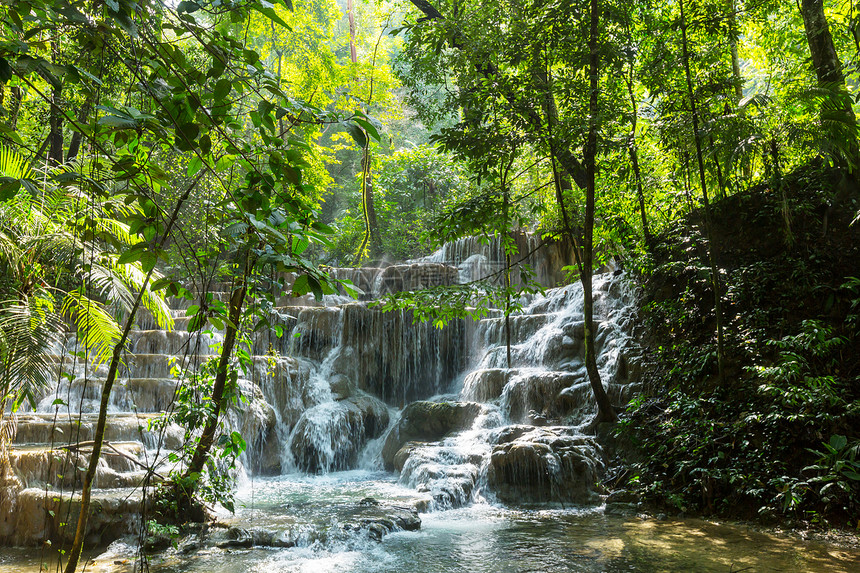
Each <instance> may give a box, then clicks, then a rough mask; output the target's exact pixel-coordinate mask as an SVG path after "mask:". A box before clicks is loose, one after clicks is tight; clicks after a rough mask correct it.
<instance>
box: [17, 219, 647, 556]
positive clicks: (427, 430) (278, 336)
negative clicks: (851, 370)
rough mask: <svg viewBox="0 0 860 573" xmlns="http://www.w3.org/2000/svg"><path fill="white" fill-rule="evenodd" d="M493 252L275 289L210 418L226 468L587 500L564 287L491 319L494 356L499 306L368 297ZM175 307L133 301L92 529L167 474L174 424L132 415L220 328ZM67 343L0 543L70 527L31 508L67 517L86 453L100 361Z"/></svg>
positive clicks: (424, 491) (208, 352) (109, 529)
mask: <svg viewBox="0 0 860 573" xmlns="http://www.w3.org/2000/svg"><path fill="white" fill-rule="evenodd" d="M512 237H513V239H514V241H515V243H516V244H517V246H518V248H519V250H520V253H522V256H521V257H514V262H515V263H516V264H528V265H529V266H530V267H531V268H532V269H533V270H534V271H535V276H536V278H537V279H538V280H539V281H540V282H542V283H543V284H545V285H548V286H555V285H557V284H559V283H561V282H562V280H563V276H562V275H563V273H562V272H561V271H560V269H561V267H562V266H565V265H567V264H569V263H570V259H571V256H572V253H570V252H569V251H568V250H566V248H565V247H564V246H563V245H560V244H542V243H541V241H540V240H539V239H538V238H536V237H534V236H530V235H527V234H524V233H515V234H513V235H512ZM520 259H522V261H520ZM503 266H504V256H503V254H502V250H501V241H499V240H498V239H496V240H492V241H489V242H481V241H479V240H478V239H463V240H460V241H457V242H455V243H451V244H448V245H445V246H444V247H443V248H442V249H441V250H440V251H438V252H437V253H435V254H434V255H432V256H430V257H426V258H425V259H422V260H415V261H410V262H408V263H404V264H396V265H390V266H386V267H380V268H366V269H330V272H331V273H332V275H333V276H334V277H336V278H339V279H349V280H351V281H352V282H353V284H355V285H356V286H357V287H359V288H360V289H361V290H362V291H363V292H364V293H365V294H364V295H362V296H361V297H360V300H359V301H355V300H353V299H350V298H347V297H345V296H344V295H343V294H340V295H326V296H325V297H323V300H322V301H314V300H312V299H310V298H309V297H307V296H305V297H295V298H293V297H288V296H284V295H280V294H279V295H278V296H277V297H276V304H275V306H274V308H273V309H272V310H271V316H270V323H271V324H272V326H273V328H272V329H271V330H269V331H264V332H260V333H256V334H255V335H254V338H253V341H252V342H251V343H250V348H247V349H246V350H247V351H248V353H249V354H250V357H251V359H250V367H248V368H247V369H246V370H245V371H243V372H242V373H241V375H240V378H239V381H238V382H239V389H240V392H241V394H242V396H243V397H244V398H245V400H244V401H243V402H242V404H241V405H239V406H236V407H232V408H230V409H229V410H228V411H227V412H226V413H225V427H226V428H228V429H230V430H236V431H239V432H241V434H242V435H243V437H244V439H245V441H246V443H247V449H246V451H245V453H244V454H243V456H242V458H241V462H242V464H243V466H244V470H245V471H246V472H247V473H248V474H250V475H251V476H277V475H280V474H310V475H316V474H325V473H329V472H339V471H343V470H351V469H356V468H359V467H362V468H365V469H366V470H368V471H369V470H376V469H378V468H383V467H384V468H385V469H386V470H388V471H396V472H399V481H400V484H401V485H402V486H406V487H408V488H411V489H412V490H413V491H415V492H416V495H418V496H421V497H422V499H425V500H426V502H424V507H427V508H450V507H458V506H462V505H465V504H469V503H472V502H474V501H479V500H489V501H493V500H496V501H501V502H510V503H518V502H522V501H526V502H561V503H569V502H576V503H588V502H591V501H593V500H594V499H595V495H596V494H595V493H594V492H593V491H592V489H591V487H592V485H593V484H594V483H595V481H597V479H598V477H599V475H600V473H601V471H602V468H603V463H604V461H603V457H602V452H601V449H600V445H599V444H598V443H597V441H596V440H595V439H594V438H593V437H592V436H590V435H587V434H584V433H583V430H584V428H585V426H586V425H587V423H588V422H589V421H590V420H591V418H592V417H593V415H594V413H595V405H594V402H593V400H592V398H591V394H590V386H589V382H588V379H587V376H586V373H585V368H584V366H583V362H582V360H583V345H582V340H583V334H584V325H583V321H582V289H581V287H580V286H579V285H568V286H565V287H560V288H554V289H551V290H548V291H547V292H546V294H545V295H537V296H534V297H532V299H531V300H529V301H527V304H526V305H525V310H524V311H523V312H522V313H520V314H517V315H514V316H511V317H510V318H509V326H510V333H511V364H510V367H508V364H507V349H506V345H505V344H504V339H505V320H504V318H503V317H501V316H500V314H501V313H500V312H499V311H496V310H492V309H491V312H490V315H489V317H488V318H485V319H483V320H480V321H472V320H463V319H460V320H454V321H452V322H450V323H449V324H447V325H446V326H445V327H444V328H436V327H434V326H433V325H432V324H430V323H415V322H414V321H413V317H412V313H411V312H409V311H396V312H389V313H384V312H382V311H380V310H378V309H376V308H373V306H372V305H371V304H370V303H371V302H372V301H373V300H376V299H378V298H379V297H381V296H384V295H386V294H389V293H395V292H399V291H410V290H417V289H424V288H431V287H435V286H442V285H451V284H456V283H462V282H468V281H473V280H477V279H480V278H483V277H488V276H489V277H492V276H493V274H494V273H496V272H497V271H498V270H499V269H500V268H502V267H503ZM514 275H515V276H519V273H517V272H515V273H514ZM213 288H222V289H223V290H224V291H226V290H227V289H226V288H225V287H217V285H216V286H214V287H213ZM594 291H595V297H596V298H595V313H596V319H597V359H598V366H599V369H600V372H601V376H602V378H603V382H604V385H605V386H606V388H607V391H608V393H609V396H610V398H611V399H612V400H613V402H614V403H616V404H623V403H624V402H625V401H626V400H627V399H628V398H629V396H630V395H631V393H632V392H633V391H635V383H634V382H635V379H636V375H637V368H636V360H635V357H634V354H633V353H632V348H633V346H632V343H631V342H630V337H629V332H630V328H631V320H632V316H631V312H632V308H633V302H634V295H633V293H632V292H631V291H630V288H629V287H628V286H627V282H626V280H625V279H624V277H623V276H620V275H601V276H598V277H595V281H594ZM209 294H211V295H212V297H213V299H216V300H226V299H227V298H228V294H227V292H220V291H219V292H210V293H209ZM190 304H191V302H189V301H186V300H173V301H171V306H172V313H173V316H174V318H175V325H176V328H175V330H174V331H172V332H167V331H164V330H161V329H159V328H158V326H157V325H156V324H155V321H154V320H153V319H152V317H150V316H148V315H147V314H145V313H144V314H142V315H141V316H140V317H139V318H138V320H137V328H135V329H134V330H133V331H132V333H131V336H130V338H129V343H128V346H127V349H126V350H127V352H126V354H125V356H124V360H123V366H122V367H121V369H120V372H119V378H118V379H117V381H116V383H115V386H114V391H113V393H112V396H111V402H110V416H109V419H108V427H107V440H108V441H109V445H108V446H106V447H105V449H104V451H105V453H104V458H103V459H102V461H101V462H100V464H99V473H98V476H97V481H96V484H97V487H98V488H99V490H98V491H97V493H96V497H97V498H98V499H99V500H100V503H103V507H107V508H113V509H115V510H116V513H115V514H110V513H107V514H105V515H102V516H101V517H100V518H99V519H98V520H95V521H94V522H93V525H92V527H93V529H92V532H91V537H92V539H94V540H101V541H103V542H106V541H110V540H111V539H112V538H115V537H116V536H118V535H120V534H122V533H126V532H132V531H134V530H135V528H136V527H138V525H139V524H138V523H136V522H134V521H133V520H128V519H125V517H124V516H125V513H128V512H131V513H135V511H137V513H139V511H140V508H141V507H142V506H141V504H142V503H143V497H142V495H141V493H140V486H141V485H142V484H143V483H144V482H146V483H149V484H152V483H157V482H158V481H159V480H161V479H163V477H164V476H166V475H168V473H169V472H170V470H171V469H172V463H171V462H169V461H168V456H169V454H170V453H171V452H173V451H175V450H177V449H178V448H180V447H181V443H182V440H183V431H182V430H181V428H178V427H167V428H164V429H162V430H160V431H159V430H156V429H153V428H152V427H151V426H150V422H151V421H152V419H153V418H155V417H156V416H158V415H159V414H160V413H162V412H165V411H168V410H170V409H171V408H172V407H173V403H174V399H175V394H176V390H177V387H178V385H179V384H181V381H182V379H183V376H185V375H186V374H184V373H185V372H190V371H193V370H194V369H195V368H197V367H198V366H199V365H200V364H201V363H202V362H203V361H205V360H207V359H211V358H212V357H214V356H216V355H217V352H218V349H219V346H220V343H221V342H222V340H223V333H220V332H217V331H213V332H206V333H190V332H188V330H187V329H188V325H189V319H188V318H187V317H186V316H185V314H186V310H185V309H187V308H188V306H189V305H190ZM78 350H79V345H78V341H77V340H76V338H75V336H74V335H68V336H67V337H66V339H65V341H64V342H63V344H58V345H57V347H56V348H54V349H53V350H52V360H53V361H54V363H55V364H56V366H57V372H56V379H57V380H59V382H58V384H57V385H56V386H55V387H54V388H52V389H50V391H47V392H46V393H45V395H43V396H40V397H38V398H39V400H38V405H37V407H36V409H35V411H33V412H28V413H21V414H19V415H18V420H19V422H18V432H17V436H16V438H15V442H14V444H13V451H14V455H13V456H11V458H10V461H11V467H12V470H13V474H14V475H13V476H12V477H8V479H7V480H6V481H5V482H4V483H3V484H0V486H3V487H4V488H5V489H4V490H3V491H4V492H5V491H6V490H7V489H9V488H11V490H14V491H17V492H18V493H17V494H16V496H11V497H10V496H9V495H5V494H4V498H3V500H0V501H2V504H3V507H4V509H5V508H6V506H10V507H12V506H14V507H12V508H11V509H9V511H8V512H6V513H5V514H4V517H3V518H2V519H0V543H16V544H37V543H41V542H42V541H43V540H44V538H45V537H46V535H47V536H49V537H55V538H63V537H68V535H69V534H70V533H73V531H71V532H69V531H66V530H65V529H64V527H65V526H63V525H62V524H63V523H73V521H72V520H66V521H61V520H60V518H59V517H56V518H54V517H50V516H51V515H52V514H50V513H48V512H45V511H40V512H35V511H34V510H33V507H34V506H35V505H38V504H42V507H48V506H49V505H51V504H55V505H56V504H59V505H57V508H59V507H60V506H62V507H63V508H64V509H65V511H66V514H69V512H71V513H72V514H73V513H74V507H75V503H77V501H76V500H77V497H76V496H75V495H74V494H73V491H74V490H75V489H76V488H77V489H79V488H80V476H81V474H80V470H79V469H77V468H81V467H85V465H86V463H87V462H88V456H89V452H90V451H91V444H89V441H90V440H92V438H93V434H94V428H95V416H96V412H97V411H98V407H99V401H100V394H101V389H102V385H103V382H104V379H105V377H106V375H107V366H106V365H105V364H98V365H97V364H92V363H89V362H87V361H85V360H83V359H81V358H78V357H77V356H78V354H77V351H78ZM60 466H62V467H60ZM146 468H151V469H152V473H149V474H148V473H147V471H146ZM309 479H310V478H309ZM4 484H5V485H4ZM10 484H11V485H10ZM46 487H48V488H52V489H51V491H52V495H53V497H51V498H50V500H49V499H48V498H47V497H45V492H46V491H47V490H46ZM11 490H10V491H11ZM118 492H120V493H118ZM121 492H124V495H125V497H122V495H121ZM132 492H135V493H132ZM99 496H101V497H99ZM102 498H103V499H102ZM10 500H12V501H10ZM52 500H58V501H56V502H55V501H52ZM118 500H124V501H121V502H120V501H118ZM13 502H14V503H13ZM64 504H65V505H64ZM135 504H137V505H135ZM52 507H53V506H52ZM15 508H17V509H15ZM57 508H54V509H57ZM25 509H26V511H27V512H28V513H27V514H26V515H25V513H24V511H25ZM111 511H113V510H111ZM122 512H125V513H122ZM37 513H38V515H39V516H40V517H39V518H38V519H36V518H32V517H31V516H32V515H36V514H37ZM55 514H56V515H59V512H55ZM64 517H65V516H64Z"/></svg>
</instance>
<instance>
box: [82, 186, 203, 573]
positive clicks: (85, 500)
mask: <svg viewBox="0 0 860 573" xmlns="http://www.w3.org/2000/svg"><path fill="white" fill-rule="evenodd" d="M203 173H204V171H202V170H201V172H200V176H198V178H197V179H196V180H195V181H194V182H193V183H192V184H191V185H189V186H188V189H187V190H186V191H185V193H184V194H183V195H182V197H180V198H179V201H177V203H176V207H174V209H173V213H172V214H171V215H170V219H169V220H168V222H167V227H166V228H165V230H164V235H163V236H162V237H161V240H160V241H159V244H158V247H159V248H161V247H163V246H164V244H165V243H166V242H167V239H168V238H169V237H170V232H171V231H172V230H173V225H174V224H175V223H176V218H177V217H178V216H179V211H180V210H181V209H182V205H184V204H185V201H187V200H188V197H189V195H191V190H192V189H194V187H195V186H196V185H197V182H198V181H200V178H201V177H202V175H203ZM152 272H153V271H152V270H150V271H149V272H148V273H147V275H146V279H144V281H143V285H141V288H140V292H139V293H138V294H137V297H136V298H135V300H134V304H133V305H132V307H131V311H130V312H129V313H128V316H127V317H126V319H125V325H124V326H123V330H122V336H121V337H120V339H119V342H117V344H116V346H114V349H113V354H112V356H111V361H110V366H109V367H108V374H107V378H106V379H105V383H104V386H103V387H102V396H101V403H100V405H99V417H98V421H97V422H96V431H95V435H94V437H93V452H92V454H90V463H89V466H88V467H87V473H86V474H85V475H84V483H83V487H82V489H81V509H80V512H79V514H78V524H77V527H76V528H75V539H74V541H73V542H72V548H71V549H70V550H69V561H68V562H67V563H66V568H65V573H75V569H77V568H78V562H79V561H80V558H81V551H82V550H83V548H84V537H85V536H86V533H87V522H88V520H89V513H90V501H91V499H92V488H93V481H95V478H96V470H97V469H98V464H99V459H100V457H101V451H102V443H103V442H104V437H105V428H106V426H107V411H108V404H109V402H110V395H111V390H112V389H113V384H114V381H115V380H116V373H117V370H118V368H119V364H120V357H121V356H122V351H123V348H124V347H125V343H126V341H127V340H128V334H129V332H131V327H132V325H133V324H134V319H135V316H136V315H137V309H138V308H140V303H141V300H142V299H143V293H144V291H146V289H147V288H149V280H150V278H151V277H152Z"/></svg>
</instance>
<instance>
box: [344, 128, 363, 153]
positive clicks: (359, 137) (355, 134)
mask: <svg viewBox="0 0 860 573" xmlns="http://www.w3.org/2000/svg"><path fill="white" fill-rule="evenodd" d="M344 127H346V131H347V132H348V133H349V134H350V135H351V136H352V138H353V139H354V140H355V142H356V143H357V144H358V146H359V147H366V146H367V135H365V133H364V131H362V129H361V128H360V127H359V126H358V125H356V124H354V123H349V122H346V123H344Z"/></svg>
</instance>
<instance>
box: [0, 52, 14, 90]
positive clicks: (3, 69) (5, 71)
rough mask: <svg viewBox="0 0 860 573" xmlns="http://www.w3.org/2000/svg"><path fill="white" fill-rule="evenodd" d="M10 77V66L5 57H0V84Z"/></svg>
mask: <svg viewBox="0 0 860 573" xmlns="http://www.w3.org/2000/svg"><path fill="white" fill-rule="evenodd" d="M11 79H12V66H10V65H9V62H7V61H6V59H5V58H0V84H5V83H6V82H8V81H9V80H11Z"/></svg>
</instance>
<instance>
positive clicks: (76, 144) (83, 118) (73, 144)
mask: <svg viewBox="0 0 860 573" xmlns="http://www.w3.org/2000/svg"><path fill="white" fill-rule="evenodd" d="M91 109H92V104H91V102H90V101H89V100H87V101H86V102H85V103H84V105H82V106H81V110H80V111H79V112H78V125H84V124H85V123H86V122H87V118H88V117H89V115H90V110H91ZM81 139H82V135H81V132H80V131H78V130H75V131H74V132H73V133H72V140H71V141H70V142H69V150H68V152H67V153H66V161H67V162H68V161H72V160H74V158H75V157H77V156H78V152H79V151H80V149H81Z"/></svg>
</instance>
